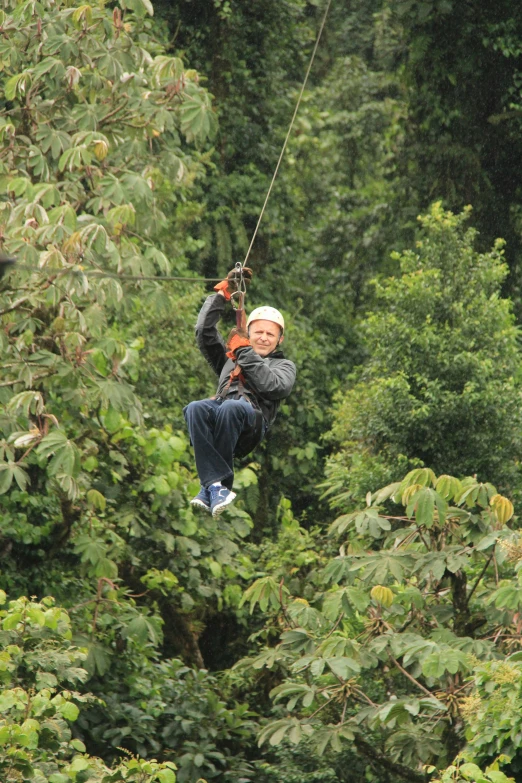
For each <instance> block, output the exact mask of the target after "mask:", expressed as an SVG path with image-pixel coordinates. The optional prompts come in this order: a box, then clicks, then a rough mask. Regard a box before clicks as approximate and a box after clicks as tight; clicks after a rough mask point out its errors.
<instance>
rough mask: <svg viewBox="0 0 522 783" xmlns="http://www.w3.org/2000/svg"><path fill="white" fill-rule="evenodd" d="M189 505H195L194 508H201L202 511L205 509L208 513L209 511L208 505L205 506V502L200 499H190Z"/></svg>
mask: <svg viewBox="0 0 522 783" xmlns="http://www.w3.org/2000/svg"><path fill="white" fill-rule="evenodd" d="M190 505H191V506H195V507H196V508H201V509H203V510H204V511H206V512H207V513H208V514H210V513H211V511H210V506H207V505H206V503H203V501H202V500H197V499H196V498H194V500H191V501H190Z"/></svg>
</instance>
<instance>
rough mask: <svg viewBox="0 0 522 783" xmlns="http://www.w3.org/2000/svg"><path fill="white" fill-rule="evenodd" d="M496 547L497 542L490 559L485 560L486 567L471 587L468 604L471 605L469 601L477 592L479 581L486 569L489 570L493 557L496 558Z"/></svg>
mask: <svg viewBox="0 0 522 783" xmlns="http://www.w3.org/2000/svg"><path fill="white" fill-rule="evenodd" d="M495 547H496V544H495V546H494V547H493V552H492V553H491V555H490V557H489V559H488V560H486V562H485V564H484V568H483V569H482V571H481V572H480V574H479V575H478V578H477V581H476V582H475V584H474V585H473V587H472V588H471V590H470V593H469V595H468V597H467V599H466V606H469V602H470V601H471V597H472V595H473V593H474V592H475V590H476V589H477V587H478V586H479V582H480V580H481V579H482V577H483V576H484V574H485V573H486V571H487V568H488V565H489V564H490V563H491V561H492V560H493V558H494V556H495Z"/></svg>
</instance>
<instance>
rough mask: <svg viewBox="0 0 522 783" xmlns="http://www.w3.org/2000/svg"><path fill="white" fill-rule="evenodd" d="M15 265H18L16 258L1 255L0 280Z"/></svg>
mask: <svg viewBox="0 0 522 783" xmlns="http://www.w3.org/2000/svg"><path fill="white" fill-rule="evenodd" d="M13 264H16V258H9V257H8V256H6V255H4V253H0V278H2V277H3V276H4V275H5V273H6V272H7V271H8V269H9V267H11V266H13Z"/></svg>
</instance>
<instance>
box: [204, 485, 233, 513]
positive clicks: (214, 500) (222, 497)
mask: <svg viewBox="0 0 522 783" xmlns="http://www.w3.org/2000/svg"><path fill="white" fill-rule="evenodd" d="M208 489H209V492H210V510H211V511H212V516H213V517H217V516H218V514H221V512H222V511H223V509H224V508H225V507H226V506H228V505H229V504H230V503H232V501H233V500H234V499H235V497H236V493H235V492H231V491H230V490H229V489H227V488H226V487H224V486H223V485H222V484H221V485H220V486H219V487H214V486H210V487H209V488H208Z"/></svg>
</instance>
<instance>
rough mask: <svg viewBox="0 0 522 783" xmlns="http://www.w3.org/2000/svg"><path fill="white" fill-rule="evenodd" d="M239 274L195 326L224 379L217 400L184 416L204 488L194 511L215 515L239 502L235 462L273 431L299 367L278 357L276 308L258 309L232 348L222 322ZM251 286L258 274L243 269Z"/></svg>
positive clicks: (280, 328) (280, 331) (235, 333)
mask: <svg viewBox="0 0 522 783" xmlns="http://www.w3.org/2000/svg"><path fill="white" fill-rule="evenodd" d="M237 275H238V273H237V269H233V270H232V271H231V272H229V273H228V276H227V279H226V280H223V281H222V282H221V283H218V285H216V286H215V290H216V291H217V294H212V295H211V296H209V297H208V298H207V299H206V301H205V303H204V305H203V307H202V308H201V311H200V313H199V317H198V321H197V324H196V339H197V343H198V347H199V349H200V351H201V353H202V354H203V356H204V357H205V359H206V360H207V361H208V363H209V364H210V366H211V367H212V369H213V370H214V372H215V373H216V374H217V375H218V376H219V383H218V388H217V392H216V396H215V397H212V398H210V399H207V400H196V401H195V402H191V403H189V405H187V407H186V408H185V409H184V410H183V413H184V416H185V421H186V422H187V427H188V431H189V434H190V440H191V443H192V445H193V447H194V454H195V457H196V467H197V471H198V475H199V479H200V481H201V489H200V491H199V493H198V494H197V495H196V497H195V498H193V499H192V500H191V504H192V505H193V506H196V507H198V508H202V509H204V510H205V511H209V512H211V513H212V515H213V516H217V515H218V514H220V513H221V512H222V511H223V509H224V508H225V507H226V506H228V505H229V503H232V501H233V500H234V498H235V497H236V494H235V492H232V484H233V481H234V456H245V455H246V454H249V453H250V452H251V451H253V449H255V447H256V446H257V445H258V444H259V443H260V442H261V440H262V439H263V437H264V435H265V433H266V431H267V429H268V428H269V427H270V426H271V425H272V423H273V422H274V419H275V417H276V414H277V410H278V408H279V405H280V403H281V400H284V399H285V398H286V397H288V395H289V394H290V392H291V391H292V387H293V385H294V382H295V376H296V369H295V364H294V363H293V362H291V361H289V360H288V359H285V358H284V355H283V352H282V351H280V350H278V348H279V345H280V344H281V343H282V342H283V339H284V328H285V322H284V318H283V316H282V315H281V313H280V312H279V310H276V309H275V308H273V307H258V308H257V309H256V310H254V311H253V312H252V313H251V314H250V316H249V318H248V321H247V325H246V330H244V329H243V328H238V327H236V328H234V329H232V331H231V332H230V334H229V336H228V340H227V343H226V344H225V341H224V340H223V338H222V337H221V335H220V333H219V331H218V329H217V323H218V321H219V319H220V318H221V316H222V314H223V312H224V310H225V307H226V304H227V302H228V301H230V297H231V295H232V294H234V293H235V292H236V291H237V287H238V277H237ZM242 275H243V280H244V282H245V283H249V282H250V280H251V279H252V270H250V269H248V268H244V269H243V270H242Z"/></svg>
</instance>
